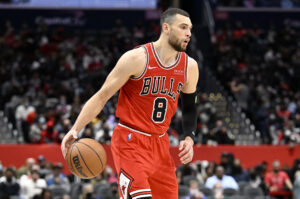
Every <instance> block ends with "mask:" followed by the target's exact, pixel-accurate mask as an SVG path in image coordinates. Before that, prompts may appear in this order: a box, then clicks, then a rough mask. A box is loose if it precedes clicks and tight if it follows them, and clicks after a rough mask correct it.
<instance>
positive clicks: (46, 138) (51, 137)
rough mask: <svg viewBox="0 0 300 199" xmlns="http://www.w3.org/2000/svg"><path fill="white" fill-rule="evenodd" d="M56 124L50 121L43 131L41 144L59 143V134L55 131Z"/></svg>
mask: <svg viewBox="0 0 300 199" xmlns="http://www.w3.org/2000/svg"><path fill="white" fill-rule="evenodd" d="M53 127H54V122H53V121H51V120H50V121H48V122H47V127H46V129H45V130H43V131H42V135H41V140H40V143H41V144H51V143H58V132H57V131H56V130H54V128H53Z"/></svg>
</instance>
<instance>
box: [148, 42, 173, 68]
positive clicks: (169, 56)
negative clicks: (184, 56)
mask: <svg viewBox="0 0 300 199" xmlns="http://www.w3.org/2000/svg"><path fill="white" fill-rule="evenodd" d="M153 45H154V48H155V51H156V53H157V54H158V56H159V59H160V61H161V62H162V64H163V65H165V66H169V65H172V64H173V63H175V61H176V59H177V56H178V51H176V50H174V48H173V47H172V46H170V44H169V43H168V41H167V40H166V39H161V38H160V39H159V40H157V41H155V42H153Z"/></svg>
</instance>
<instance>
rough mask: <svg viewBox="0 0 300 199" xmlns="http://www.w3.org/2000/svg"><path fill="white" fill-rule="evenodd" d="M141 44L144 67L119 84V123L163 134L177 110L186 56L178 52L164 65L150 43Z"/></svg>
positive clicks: (117, 111) (184, 74) (184, 78)
mask: <svg viewBox="0 0 300 199" xmlns="http://www.w3.org/2000/svg"><path fill="white" fill-rule="evenodd" d="M142 47H144V48H145V50H146V52H147V63H146V66H145V69H144V71H143V73H142V74H141V75H140V76H139V77H137V78H130V79H129V80H128V81H127V82H126V84H125V85H124V86H123V87H122V88H121V90H120V94H119V100H118V106H117V110H116V116H117V117H119V118H120V123H122V124H124V125H127V126H129V127H131V128H134V129H137V130H140V131H143V132H146V133H151V134H162V133H164V132H166V131H167V129H168V128H169V125H170V122H171V119H172V117H173V115H174V114H175V112H176V109H177V103H178V97H179V95H180V91H181V89H182V87H183V85H184V83H185V81H186V71H187V64H188V56H187V55H186V54H185V53H184V52H180V53H179V54H178V56H177V60H176V62H175V64H173V65H171V66H168V67H165V66H164V65H163V64H162V63H161V62H160V60H159V57H158V55H157V53H156V52H155V49H154V46H153V43H147V44H145V45H143V46H142Z"/></svg>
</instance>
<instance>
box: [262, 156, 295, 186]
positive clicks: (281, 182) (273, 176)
mask: <svg viewBox="0 0 300 199" xmlns="http://www.w3.org/2000/svg"><path fill="white" fill-rule="evenodd" d="M265 183H266V185H267V188H268V189H269V191H270V192H277V191H283V190H286V188H288V189H289V190H292V189H293V185H292V183H291V180H290V179H289V177H288V175H287V173H286V172H284V171H280V162H279V161H278V160H275V161H274V162H273V171H271V172H269V173H267V174H266V176H265Z"/></svg>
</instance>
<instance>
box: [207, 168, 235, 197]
mask: <svg viewBox="0 0 300 199" xmlns="http://www.w3.org/2000/svg"><path fill="white" fill-rule="evenodd" d="M205 187H207V188H209V189H212V190H213V191H214V194H215V195H222V194H221V193H222V191H223V189H226V188H231V189H235V190H238V189H239V186H238V184H237V182H236V181H235V180H234V178H233V177H231V176H228V175H224V168H223V167H222V166H217V168H216V173H215V175H214V176H211V177H209V178H208V179H207V180H206V183H205Z"/></svg>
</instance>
